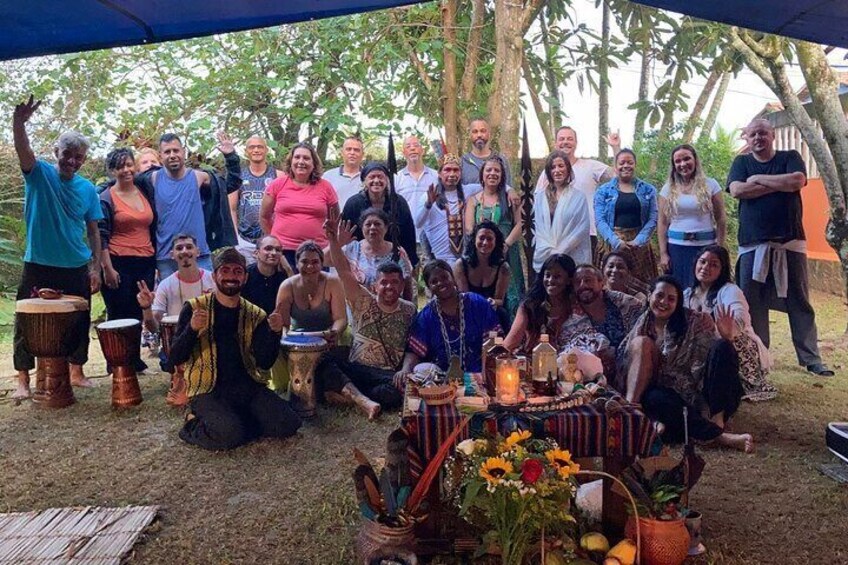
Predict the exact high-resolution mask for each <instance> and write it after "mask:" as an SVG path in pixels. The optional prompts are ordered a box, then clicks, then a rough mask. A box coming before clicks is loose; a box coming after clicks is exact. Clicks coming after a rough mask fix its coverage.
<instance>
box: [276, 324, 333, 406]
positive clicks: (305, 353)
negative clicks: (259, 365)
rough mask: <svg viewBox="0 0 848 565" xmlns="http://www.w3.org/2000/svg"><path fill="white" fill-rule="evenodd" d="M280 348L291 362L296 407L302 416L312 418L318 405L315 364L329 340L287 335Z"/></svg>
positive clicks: (293, 399)
mask: <svg viewBox="0 0 848 565" xmlns="http://www.w3.org/2000/svg"><path fill="white" fill-rule="evenodd" d="M280 348H281V349H282V350H283V352H284V353H285V354H286V357H287V358H288V362H289V373H290V375H291V380H290V381H289V383H290V385H289V386H290V390H291V393H292V401H293V404H294V409H295V410H296V411H297V413H298V414H299V415H300V416H301V417H303V418H312V417H314V416H315V409H316V407H317V399H316V398H315V397H316V394H315V366H316V365H318V360H319V359H320V358H321V355H322V354H323V353H324V352H325V351H327V349H328V346H327V341H326V340H325V339H324V338H321V337H316V336H307V335H287V336H285V337H283V339H282V340H281V341H280Z"/></svg>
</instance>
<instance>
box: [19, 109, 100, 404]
mask: <svg viewBox="0 0 848 565" xmlns="http://www.w3.org/2000/svg"><path fill="white" fill-rule="evenodd" d="M40 105H41V101H40V100H39V101H35V100H34V99H33V97H32V96H30V97H29V100H28V101H27V102H24V103H21V104H18V105H17V106H15V112H14V117H13V119H12V132H13V136H14V140H15V151H16V152H17V154H18V162H19V164H20V167H21V172H23V175H24V221H25V222H26V252H25V254H24V268H23V273H22V274H21V284H20V286H19V287H18V293H17V300H22V299H25V298H31V297H32V291H33V289H39V288H45V287H46V288H54V289H58V290H61V291H63V292H64V293H65V294H73V295H77V296H82V297H83V298H85V299H86V300H89V301H90V298H91V295H92V294H93V293H96V292H97V291H98V290H100V284H101V280H100V231H99V230H98V229H97V221H98V220H100V219H102V218H103V212H102V210H101V208H100V200H99V198H98V196H97V190H96V189H95V187H94V185H93V184H92V183H91V181H89V180H88V179H86V178H84V177H82V176H80V175H78V174H77V171H79V169H80V167H82V165H83V163H85V160H86V157H87V156H88V147H89V143H88V140H87V139H86V138H85V137H83V136H82V135H81V134H79V133H77V132H75V131H66V132H65V133H63V134H62V135H60V136H59V139H58V140H57V141H56V145H55V146H54V148H53V154H54V156H55V157H56V164H55V165H53V164H50V163H48V162H47V161H43V160H41V159H37V158H36V157H35V153H34V152H33V150H32V146H30V143H29V136H28V135H27V131H26V123H27V122H28V121H29V119H30V118H31V117H32V115H33V114H34V113H35V111H36V110H38V107H39V106H40ZM86 236H87V237H88V243H86ZM90 323H91V318H90V314H89V310H86V311H85V314H84V315H83V316H80V321H79V325H78V326H77V327H76V328H74V329H73V335H74V336H75V337H76V339H77V344H76V347H74V349H73V352H72V353H71V355H70V357H69V358H68V361H69V363H70V374H71V384H73V385H75V386H91V382H90V381H89V380H88V379H86V377H85V375H84V374H83V370H82V366H83V365H84V364H85V362H86V361H88V341H89V339H88V331H89V324H90ZM14 365H15V370H16V371H17V372H18V387H17V390H15V392H14V394H13V398H17V399H23V398H28V397H29V396H30V384H29V372H30V371H31V370H32V369H33V368H34V367H35V358H34V357H33V356H32V354H30V353H29V352H28V351H27V350H26V348H25V347H24V342H23V335H22V333H21V331H20V327H19V325H18V324H17V323H16V324H15V337H14Z"/></svg>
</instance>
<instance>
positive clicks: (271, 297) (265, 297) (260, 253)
mask: <svg viewBox="0 0 848 565" xmlns="http://www.w3.org/2000/svg"><path fill="white" fill-rule="evenodd" d="M289 275H291V267H290V266H289V264H288V261H286V258H285V257H284V256H283V246H282V244H281V243H280V240H279V239H277V238H276V237H275V236H273V235H266V236H265V237H263V238H262V239H260V240H259V241H257V242H256V262H255V263H254V264H253V265H251V266H249V267H248V268H247V283H245V285H244V289H243V290H242V291H241V295H242V296H243V297H244V298H245V299H247V300H248V301H249V302H253V303H254V304H256V305H257V306H259V307H260V308H262V310H264V311H265V313H266V314H268V315H270V314H271V313H272V312H273V311H274V308H275V307H276V305H277V291H278V290H279V289H280V285H281V284H283V281H284V280H286V278H288V277H289Z"/></svg>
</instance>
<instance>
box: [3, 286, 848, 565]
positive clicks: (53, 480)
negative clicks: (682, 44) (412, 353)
mask: <svg viewBox="0 0 848 565" xmlns="http://www.w3.org/2000/svg"><path fill="white" fill-rule="evenodd" d="M814 304H815V306H816V307H817V312H818V317H819V334H820V338H821V340H822V344H821V345H822V350H823V353H824V355H825V359H826V361H827V362H828V363H830V365H831V366H832V367H834V368H836V369H837V371H838V373H837V377H836V378H834V379H829V380H824V379H816V378H813V377H809V376H807V375H806V373H805V372H803V371H802V370H801V369H800V368H798V367H797V366H796V365H795V358H794V352H793V351H792V347H791V341H790V339H789V332H788V324H787V322H786V317H785V316H784V315H782V314H775V315H774V316H773V320H774V322H773V324H772V332H773V346H774V347H773V349H774V350H776V351H777V366H776V368H775V371H774V373H773V375H772V380H773V382H775V384H776V385H777V386H778V388H779V389H780V396H779V398H778V399H777V400H775V401H772V402H769V403H766V404H759V405H752V404H745V405H743V407H742V408H741V409H740V413H739V414H738V415H737V417H736V418H735V419H734V421H733V422H732V427H733V429H734V430H735V431H748V432H751V433H753V434H754V436H755V438H756V441H757V452H756V453H755V454H754V455H743V454H739V453H731V452H725V451H718V450H705V451H703V453H704V456H705V458H706V460H707V468H706V471H705V474H704V477H703V479H702V481H701V483H700V484H699V485H698V486H697V487H696V488H695V490H694V491H693V493H692V498H691V502H692V505H693V507H695V508H697V509H698V510H700V511H701V512H702V513H703V515H704V518H703V538H704V543H705V545H706V546H707V548H708V552H707V554H706V556H705V557H704V558H700V559H698V560H693V561H690V564H691V565H694V564H695V563H697V564H705V563H716V564H730V563H734V564H735V563H745V564H769V565H778V564H812V563H815V564H819V563H848V526H847V525H846V524H848V516H846V514H848V487H846V486H844V485H842V486H840V485H838V484H837V483H835V482H834V481H832V480H831V479H829V478H827V477H825V476H823V475H822V474H821V473H819V471H818V470H817V468H816V466H817V465H818V464H820V463H825V462H832V461H833V460H834V459H835V458H833V457H832V456H831V455H830V454H829V453H828V452H827V450H826V448H825V446H824V428H825V425H826V424H827V422H829V421H833V420H848V384H846V383H848V373H846V371H848V340H846V339H845V338H844V337H843V335H842V332H843V330H844V329H845V323H846V316H845V308H844V306H843V305H842V304H841V301H840V300H839V299H838V298H836V297H833V296H827V295H816V296H815V297H814ZM9 341H10V340H9V339H8V336H7V337H6V339H5V343H4V344H2V345H0V511H2V512H9V511H28V510H41V509H45V508H49V507H54V506H72V505H104V506H117V505H127V504H158V505H161V506H162V512H161V519H160V520H159V521H158V522H157V523H156V524H155V525H154V527H153V528H151V529H150V530H149V531H148V534H147V535H146V536H145V538H144V539H143V541H142V543H140V544H138V545H137V546H136V547H135V550H134V553H133V555H132V557H131V561H130V562H131V563H172V562H178V563H202V564H207V563H280V564H292V565H296V564H347V563H353V538H354V536H355V534H356V529H357V513H356V510H355V507H354V500H353V487H352V483H351V479H350V472H351V470H352V468H353V464H352V463H351V457H350V450H351V448H352V447H354V446H356V447H359V448H360V449H362V450H363V451H364V452H365V453H366V454H368V455H369V456H370V457H372V458H376V457H378V456H381V455H382V454H383V450H384V445H385V438H386V436H387V435H388V433H389V432H390V431H391V430H392V428H393V427H394V426H395V425H396V424H397V418H396V416H394V415H386V416H384V417H383V418H382V420H381V421H380V422H379V423H376V424H375V423H368V422H367V421H365V420H364V418H362V417H361V416H360V415H359V414H357V413H355V412H352V411H338V410H328V409H324V410H321V411H320V414H319V419H318V420H317V421H315V422H312V423H309V424H307V425H306V426H304V428H303V429H302V430H301V432H300V433H299V434H298V436H297V437H296V438H293V439H289V440H286V441H277V440H273V441H272V440H264V441H260V442H257V443H254V444H252V445H249V446H246V447H243V448H241V449H237V450H235V451H233V452H230V453H207V452H204V451H201V450H199V449H195V448H192V447H189V446H186V445H184V444H183V443H182V442H181V441H180V440H179V439H178V438H177V431H178V429H179V427H180V425H181V422H182V417H181V414H180V413H179V412H177V411H175V410H173V409H171V408H169V407H168V406H166V404H165V402H164V398H165V392H166V389H167V382H166V376H165V375H163V374H160V373H156V372H153V371H149V372H148V375H145V376H142V377H140V382H141V386H142V392H143V394H144V398H145V400H144V403H143V404H142V405H141V406H139V407H138V408H136V409H132V410H129V411H126V412H122V413H118V412H115V411H113V410H112V409H111V408H110V406H109V394H110V384H111V383H110V382H109V380H108V379H106V378H99V379H96V380H97V382H98V384H99V386H98V387H97V388H96V389H90V390H79V389H77V390H76V395H77V400H78V402H77V404H75V405H74V406H72V407H70V408H67V409H64V410H60V411H44V410H39V409H37V408H35V407H34V406H32V404H31V403H29V402H27V403H24V404H22V405H20V406H15V405H14V403H12V402H11V401H10V400H9V399H8V395H9V394H10V392H9V390H8V389H11V387H12V385H13V381H12V379H11V378H10V377H11V375H12V373H13V372H12V362H11V345H10V344H9V343H8V342H9ZM91 352H92V355H93V359H92V362H91V363H90V364H89V365H88V366H87V372H88V374H89V375H91V376H101V377H102V376H103V375H104V373H105V367H104V363H103V361H102V358H101V357H100V355H99V345H98V343H97V342H96V341H92V347H91ZM4 395H5V396H4Z"/></svg>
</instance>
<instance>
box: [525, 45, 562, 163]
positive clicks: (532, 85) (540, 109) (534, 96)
mask: <svg viewBox="0 0 848 565" xmlns="http://www.w3.org/2000/svg"><path fill="white" fill-rule="evenodd" d="M521 69H522V71H524V82H525V83H527V90H528V92H530V101H531V102H532V103H533V110H535V112H536V117H537V118H538V120H539V127H541V128H542V134H543V135H544V136H545V143H546V144H547V145H548V151H551V150H553V147H554V129H553V128H552V127H551V120H550V114H548V113H547V112H545V108H544V106H543V105H542V99H541V97H540V96H539V89H538V88H537V86H536V81H535V79H534V77H533V73H532V71H531V70H530V64H529V63H528V62H527V57H525V58H524V60H523V61H522V63H521Z"/></svg>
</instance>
